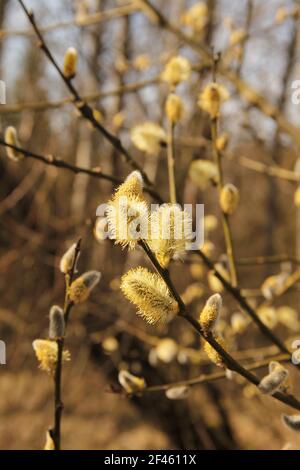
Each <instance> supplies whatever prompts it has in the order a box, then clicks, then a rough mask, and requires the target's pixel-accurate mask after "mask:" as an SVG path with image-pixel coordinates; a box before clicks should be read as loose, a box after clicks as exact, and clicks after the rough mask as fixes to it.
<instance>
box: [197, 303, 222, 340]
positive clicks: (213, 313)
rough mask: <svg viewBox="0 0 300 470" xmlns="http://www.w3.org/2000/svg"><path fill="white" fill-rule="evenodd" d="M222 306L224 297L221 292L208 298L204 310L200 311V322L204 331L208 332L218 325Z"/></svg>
mask: <svg viewBox="0 0 300 470" xmlns="http://www.w3.org/2000/svg"><path fill="white" fill-rule="evenodd" d="M221 308H222V297H221V296H220V294H214V295H212V296H211V297H209V299H208V300H207V302H206V304H205V306H204V308H203V310H202V311H201V313H200V318H199V322H200V325H201V327H202V329H203V331H204V333H208V332H210V331H212V330H213V328H214V326H215V325H216V323H217V321H218V318H219V316H220V313H221Z"/></svg>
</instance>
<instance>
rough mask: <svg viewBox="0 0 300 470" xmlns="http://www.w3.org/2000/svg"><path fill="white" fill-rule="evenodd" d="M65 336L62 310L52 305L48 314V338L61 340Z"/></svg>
mask: <svg viewBox="0 0 300 470" xmlns="http://www.w3.org/2000/svg"><path fill="white" fill-rule="evenodd" d="M64 334H65V318H64V312H63V309H62V308H60V307H58V305H53V307H51V309H50V314H49V338H50V339H56V338H62V337H63V336H64Z"/></svg>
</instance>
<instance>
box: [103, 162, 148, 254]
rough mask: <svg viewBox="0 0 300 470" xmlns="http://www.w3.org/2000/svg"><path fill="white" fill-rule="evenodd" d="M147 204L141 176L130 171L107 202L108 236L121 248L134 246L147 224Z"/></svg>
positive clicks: (136, 172)
mask: <svg viewBox="0 0 300 470" xmlns="http://www.w3.org/2000/svg"><path fill="white" fill-rule="evenodd" d="M148 215H149V214H148V205H147V202H146V200H145V198H144V196H143V178H142V176H141V174H140V172H138V171H134V172H132V173H131V174H130V175H129V176H128V177H127V178H126V180H125V181H124V183H123V184H121V185H120V186H119V187H118V188H117V190H116V191H115V193H114V195H113V197H112V198H111V199H110V201H109V202H108V204H107V209H106V220H107V223H108V229H109V232H110V237H111V238H112V239H114V240H115V244H119V245H121V246H122V247H123V248H124V247H128V248H129V249H133V248H135V246H136V244H137V242H138V241H139V240H140V238H141V236H142V235H145V233H144V232H145V230H147V226H148Z"/></svg>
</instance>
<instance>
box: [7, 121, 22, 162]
mask: <svg viewBox="0 0 300 470" xmlns="http://www.w3.org/2000/svg"><path fill="white" fill-rule="evenodd" d="M4 140H5V142H6V143H7V144H9V145H14V146H15V147H20V143H19V140H18V134H17V131H16V129H15V128H14V127H13V126H9V127H7V128H6V130H5V136H4ZM6 154H7V156H8V158H10V159H11V160H14V161H15V162H17V161H19V160H22V158H24V155H22V154H21V153H19V152H17V151H16V150H15V149H13V148H11V147H6Z"/></svg>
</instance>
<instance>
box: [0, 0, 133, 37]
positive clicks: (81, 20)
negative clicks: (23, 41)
mask: <svg viewBox="0 0 300 470" xmlns="http://www.w3.org/2000/svg"><path fill="white" fill-rule="evenodd" d="M139 10H140V9H139V7H138V5H134V4H132V3H131V4H129V5H122V6H120V7H117V8H111V9H109V10H104V11H100V12H97V13H94V14H92V15H86V16H78V17H76V18H75V19H72V20H66V21H60V22H58V23H53V24H50V25H48V26H44V27H41V28H40V31H41V33H49V32H52V31H56V30H57V29H62V28H63V29H65V28H68V27H72V26H78V27H80V28H82V27H84V26H92V25H95V24H99V23H102V22H104V21H107V20H112V19H115V18H120V17H122V16H127V15H131V14H132V13H136V12H138V11H139ZM33 35H34V33H33V32H32V31H31V30H28V29H25V30H24V29H3V30H0V40H1V39H5V38H7V37H10V36H28V37H30V36H33Z"/></svg>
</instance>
